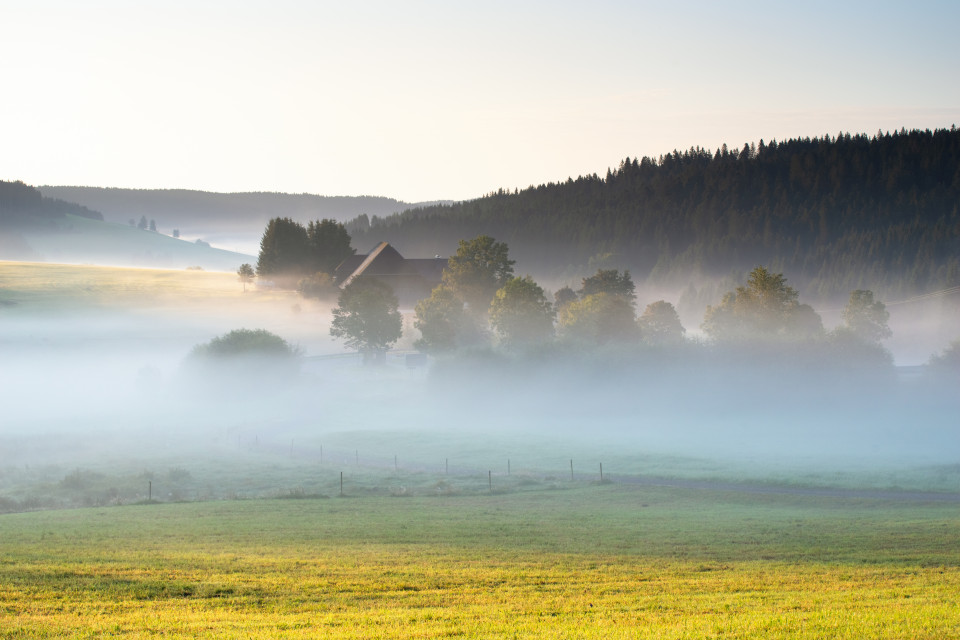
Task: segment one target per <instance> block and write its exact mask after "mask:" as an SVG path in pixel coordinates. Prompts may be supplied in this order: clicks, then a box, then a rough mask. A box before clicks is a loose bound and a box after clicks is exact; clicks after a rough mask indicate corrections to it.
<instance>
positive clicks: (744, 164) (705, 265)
mask: <svg viewBox="0 0 960 640" xmlns="http://www.w3.org/2000/svg"><path fill="white" fill-rule="evenodd" d="M363 222H364V223H366V221H363ZM347 226H348V228H350V229H351V230H352V232H353V233H354V238H355V240H357V241H358V242H360V243H372V242H374V241H379V240H387V241H389V242H390V243H391V244H393V245H395V246H397V247H398V248H400V250H401V251H404V252H405V253H410V254H413V255H416V254H424V255H428V254H431V255H432V254H434V253H444V252H450V251H452V248H454V247H456V245H457V241H458V239H460V238H463V237H471V236H475V235H478V234H490V235H495V236H496V237H498V238H502V239H503V240H504V241H505V242H508V243H509V244H510V247H511V250H512V251H513V253H514V255H515V256H516V257H517V259H518V260H519V261H521V262H522V264H523V265H524V268H526V269H535V270H538V271H543V272H546V271H552V272H557V271H558V270H563V269H570V268H574V269H576V268H580V269H581V270H583V268H584V267H587V266H588V265H592V264H595V263H596V262H597V260H598V258H601V257H602V256H605V255H613V256H614V257H615V259H616V263H617V264H619V265H620V266H624V267H628V268H629V269H630V270H631V272H632V273H633V274H634V275H635V277H637V278H638V279H639V280H640V281H648V280H649V281H650V282H651V283H652V284H667V285H682V284H685V283H686V282H687V281H688V280H689V279H690V278H691V277H696V276H700V275H704V274H722V275H726V274H731V273H746V272H749V271H750V270H751V269H752V268H754V267H755V266H756V265H757V264H769V265H771V266H772V267H773V268H775V269H777V270H778V271H789V272H790V273H791V274H792V279H793V280H794V281H795V282H797V283H798V285H800V286H802V287H803V288H804V290H805V291H807V292H809V295H810V296H811V297H813V298H816V299H821V300H824V299H840V298H843V297H845V296H846V295H847V294H848V293H849V291H851V290H854V289H867V288H869V289H874V290H877V291H879V292H882V293H883V295H884V296H887V297H891V296H901V295H906V294H909V293H912V292H916V291H931V290H937V289H943V288H947V287H951V286H957V285H960V131H957V130H956V128H955V127H953V128H951V129H939V130H936V131H929V130H926V131H918V130H913V131H906V130H901V131H897V132H893V133H880V132H878V133H877V134H875V135H873V136H867V135H850V134H848V133H840V134H839V135H836V136H831V135H825V136H823V137H822V138H816V137H815V138H803V139H795V140H788V141H785V142H777V141H771V142H769V143H765V142H764V141H762V140H761V141H760V142H759V143H758V144H756V145H749V144H748V145H744V147H743V148H742V149H739V150H736V149H733V150H731V149H728V148H727V147H726V146H724V147H722V148H721V149H718V150H716V151H713V152H711V151H710V150H707V149H701V148H698V147H697V148H691V149H689V150H687V151H683V152H680V151H674V152H673V153H670V154H666V155H663V156H661V157H659V158H647V157H644V158H641V159H630V158H627V159H625V160H624V161H623V162H621V163H620V165H619V167H617V168H616V169H611V170H609V171H608V172H607V175H606V176H605V177H600V176H597V175H590V176H583V177H580V178H578V179H576V180H574V179H568V180H567V181H566V182H562V183H551V184H546V185H540V186H537V187H530V188H528V189H525V190H523V191H514V192H510V191H504V190H499V191H496V192H494V193H491V194H489V195H487V196H485V197H483V198H480V199H477V200H473V201H468V202H462V203H457V204H453V205H442V206H433V207H424V208H419V209H413V210H410V211H407V212H404V213H402V214H397V215H394V216H390V217H387V218H377V217H374V218H373V219H372V220H370V222H369V224H353V223H348V224H347ZM601 264H602V262H601Z"/></svg>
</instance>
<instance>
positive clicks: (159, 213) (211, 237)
mask: <svg viewBox="0 0 960 640" xmlns="http://www.w3.org/2000/svg"><path fill="white" fill-rule="evenodd" d="M39 189H40V192H41V193H42V194H43V195H44V196H48V197H51V198H59V199H62V200H67V201H70V202H76V203H79V204H81V205H83V206H85V207H89V208H91V209H94V210H96V211H100V212H102V213H103V216H104V218H105V219H106V220H108V221H111V222H118V223H128V224H129V221H130V220H133V221H134V222H135V223H137V222H139V221H140V219H141V217H144V218H146V219H148V220H154V221H156V224H157V228H158V229H160V230H161V231H163V232H164V233H171V232H172V231H173V229H177V230H178V231H179V232H180V234H181V235H182V236H184V237H188V238H203V239H204V240H206V241H208V242H212V243H213V244H215V245H219V246H224V247H230V246H236V245H241V246H245V247H250V246H251V245H252V244H254V243H259V241H260V237H261V236H262V235H263V231H264V229H265V228H266V226H267V222H269V220H270V219H271V218H275V217H286V218H291V219H293V220H296V221H297V222H300V223H302V224H306V223H307V222H309V221H311V220H320V219H323V218H332V219H334V220H338V221H340V222H346V221H347V220H350V219H352V218H357V217H359V216H361V215H366V216H367V218H368V219H371V218H374V217H376V218H380V217H383V216H388V215H391V214H394V213H398V212H402V211H404V210H406V209H409V208H410V207H421V206H432V205H435V204H441V202H439V201H437V202H424V203H415V204H410V203H406V202H401V201H399V200H394V199H392V198H382V197H376V196H358V197H350V196H319V195H312V194H308V193H301V194H289V193H262V192H254V193H212V192H207V191H191V190H186V189H116V188H101V187H68V186H42V187H40V188H39Z"/></svg>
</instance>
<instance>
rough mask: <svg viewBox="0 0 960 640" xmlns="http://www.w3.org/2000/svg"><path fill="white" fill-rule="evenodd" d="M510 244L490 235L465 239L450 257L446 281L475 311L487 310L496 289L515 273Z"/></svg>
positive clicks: (444, 273) (445, 270) (469, 308)
mask: <svg viewBox="0 0 960 640" xmlns="http://www.w3.org/2000/svg"><path fill="white" fill-rule="evenodd" d="M508 254H509V251H508V248H507V245H506V244H505V243H503V242H497V241H496V240H494V239H493V238H491V237H490V236H477V237H476V238H474V239H473V240H461V241H460V245H459V247H458V248H457V252H456V253H455V254H454V255H452V256H450V258H449V259H448V260H447V267H446V268H445V269H444V271H443V284H445V285H446V286H447V287H449V288H450V290H451V291H453V292H454V293H455V294H456V295H457V296H459V297H460V299H461V300H463V301H464V302H466V303H467V307H468V310H469V311H470V312H471V313H473V314H475V315H482V314H485V313H487V311H488V309H489V308H490V301H491V300H492V299H493V295H494V293H495V292H496V291H497V290H498V289H499V288H501V287H503V286H504V285H506V284H507V282H508V281H509V280H510V278H511V277H512V276H513V265H514V261H513V260H511V259H510V258H509V255H508Z"/></svg>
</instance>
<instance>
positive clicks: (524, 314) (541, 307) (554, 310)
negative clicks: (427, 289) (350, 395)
mask: <svg viewBox="0 0 960 640" xmlns="http://www.w3.org/2000/svg"><path fill="white" fill-rule="evenodd" d="M513 265H514V261H513V260H511V259H510V257H509V251H508V248H507V246H506V244H505V243H502V242H498V241H496V240H494V239H493V238H492V237H490V236H478V237H476V238H474V239H472V240H463V241H461V242H460V243H459V248H458V250H457V252H456V253H455V254H454V255H453V256H451V257H450V259H449V260H448V266H447V268H446V269H445V270H444V272H443V276H442V283H441V284H440V285H439V286H437V287H436V288H435V289H434V290H433V291H432V292H431V295H430V296H429V297H428V298H425V299H423V300H420V301H419V302H418V303H417V305H416V308H415V310H414V315H415V318H414V322H413V325H414V327H415V328H416V329H417V330H418V331H419V332H420V338H419V339H418V340H417V341H416V342H415V346H416V347H417V348H418V349H420V350H421V351H423V352H426V353H429V354H433V355H441V354H454V353H456V352H458V351H461V350H463V349H465V348H468V347H477V346H485V347H496V348H498V349H500V350H502V351H504V352H512V353H523V352H525V351H529V350H530V349H538V350H542V349H543V348H544V347H549V348H551V349H553V350H554V351H555V352H557V353H562V352H563V351H574V352H580V353H582V352H584V351H587V352H589V351H594V350H597V349H600V348H603V349H606V350H607V352H608V353H611V349H613V350H615V351H616V352H617V353H619V354H621V355H623V354H628V353H634V354H637V356H638V357H642V356H641V355H640V354H641V353H642V352H643V350H644V349H655V352H656V353H658V354H660V355H659V356H658V357H661V358H662V357H665V356H666V355H668V354H670V353H673V352H674V351H675V350H676V349H679V348H680V347H684V348H685V351H684V353H686V352H689V349H686V347H688V346H689V347H691V348H693V349H701V350H702V349H705V348H708V347H717V348H719V349H720V351H718V353H720V352H725V353H731V354H732V353H737V354H739V355H738V357H741V358H742V357H747V358H750V357H754V356H757V355H762V356H763V357H764V358H767V359H768V360H769V361H771V362H772V361H776V360H778V359H780V360H783V359H784V358H786V359H791V358H798V359H803V360H804V361H806V362H808V363H809V362H814V361H817V362H825V361H827V360H830V361H834V362H837V363H841V362H842V363H844V364H845V365H877V366H881V367H883V366H889V365H890V364H891V363H892V359H891V356H890V354H889V352H887V350H886V349H885V348H884V347H883V346H882V345H881V344H880V341H881V340H883V339H885V338H887V337H889V336H890V334H891V332H890V329H889V326H888V325H887V319H888V317H889V314H888V313H887V311H886V309H885V307H884V305H883V303H882V302H880V301H878V300H876V299H874V296H873V293H872V292H871V291H866V290H857V291H854V292H852V293H851V295H850V301H849V302H848V304H847V306H846V308H845V309H844V311H843V318H844V324H843V325H842V326H840V327H837V328H836V329H834V330H833V331H831V332H827V331H825V329H824V327H823V322H822V320H821V318H820V316H819V315H818V314H817V313H816V312H815V311H814V309H813V308H812V307H811V306H810V305H808V304H804V303H801V302H800V300H799V292H798V291H797V290H796V289H794V288H793V287H791V286H790V285H788V284H787V278H786V277H785V276H784V275H783V274H782V273H775V272H773V271H770V270H769V269H767V268H766V267H763V266H758V267H756V268H754V269H753V270H752V271H751V272H750V274H749V276H748V278H747V281H746V282H745V283H744V284H743V285H741V286H738V287H736V288H735V289H734V290H733V291H730V292H728V293H726V294H725V295H724V296H723V298H722V300H721V302H720V303H719V304H717V305H713V306H709V307H708V308H707V310H706V313H705V315H704V319H703V324H702V325H701V326H702V329H703V331H704V333H705V335H706V337H707V339H706V341H703V340H700V341H694V342H692V343H691V342H688V341H687V340H686V338H685V334H686V329H685V328H684V327H683V325H682V323H681V321H680V317H679V315H678V314H677V311H676V309H675V308H674V306H673V305H672V304H671V303H670V302H667V301H666V300H656V301H654V302H651V303H649V304H648V305H646V307H645V308H644V310H643V312H642V313H641V314H640V315H639V316H638V315H637V313H636V307H635V303H636V287H635V285H634V283H633V280H632V278H631V275H630V272H629V271H628V270H623V271H620V270H617V269H599V270H598V271H597V272H596V273H595V274H593V275H591V276H588V277H585V278H583V279H582V281H581V284H580V287H579V289H578V290H576V291H574V290H573V288H572V287H570V286H565V287H562V288H561V289H560V290H558V291H557V292H556V294H554V296H553V297H554V300H553V302H552V303H551V301H550V300H548V297H547V294H546V293H545V292H544V290H543V288H542V287H540V285H538V284H537V283H536V282H535V281H534V280H533V278H531V277H530V276H524V277H518V276H514V275H513ZM360 284H361V283H359V282H358V283H356V286H355V285H351V286H350V287H347V288H346V289H345V290H344V291H343V293H342V294H341V296H340V304H339V307H338V308H337V309H336V310H335V311H334V326H333V328H332V329H331V334H332V335H334V336H335V337H340V338H344V339H346V340H347V346H348V347H352V348H357V349H360V350H361V351H364V352H369V353H371V354H377V355H376V356H375V357H374V358H373V359H374V360H378V361H382V359H383V356H382V354H383V353H385V351H386V349H388V348H389V347H390V346H391V345H392V344H395V342H396V341H397V340H398V339H399V338H400V335H401V330H402V322H401V319H400V316H399V312H398V311H397V303H396V297H395V296H393V294H392V291H390V289H389V287H388V286H387V285H385V284H383V283H380V282H378V281H376V280H367V281H365V284H368V285H369V286H368V287H367V289H366V290H364V291H362V292H361V290H360ZM354 289H356V291H354ZM650 352H651V353H652V352H653V351H650ZM677 353H679V351H677Z"/></svg>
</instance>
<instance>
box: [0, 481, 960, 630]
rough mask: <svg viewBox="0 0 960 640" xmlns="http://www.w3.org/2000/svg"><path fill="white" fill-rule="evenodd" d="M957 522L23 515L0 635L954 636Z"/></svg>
mask: <svg viewBox="0 0 960 640" xmlns="http://www.w3.org/2000/svg"><path fill="white" fill-rule="evenodd" d="M958 525H960V519H958V514H957V510H956V505H942V504H941V505H938V504H933V503H912V502H910V503H908V502H896V501H881V500H852V499H825V498H822V497H821V498H817V497H803V496H792V497H784V496H759V497H758V496H744V495H742V494H738V493H735V492H715V491H703V490H700V491H691V490H683V489H670V488H649V487H646V488H638V487H630V486H620V485H616V484H579V485H570V486H569V487H568V488H561V489H553V490H529V491H518V492H513V493H509V494H492V495H473V496H455V497H450V496H436V497H412V498H390V497H382V498H377V497H371V498H342V499H341V498H330V499H313V500H310V499H303V500H255V501H230V502H218V503H189V504H166V505H132V506H125V507H112V508H98V509H80V510H69V511H47V512H37V513H25V514H9V515H6V516H3V517H0V558H2V559H0V610H2V611H3V612H4V614H5V615H3V616H2V617H0V637H4V638H36V637H121V636H122V637H157V636H170V637H175V636H180V637H233V638H240V637H263V638H274V637H290V638H315V637H333V638H340V637H342V638H435V637H464V638H468V637H469V638H514V637H539V638H638V637H639V638H715V637H723V638H824V637H830V638H948V637H957V635H958V634H960V607H958V604H960V603H958V593H960V527H958Z"/></svg>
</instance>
